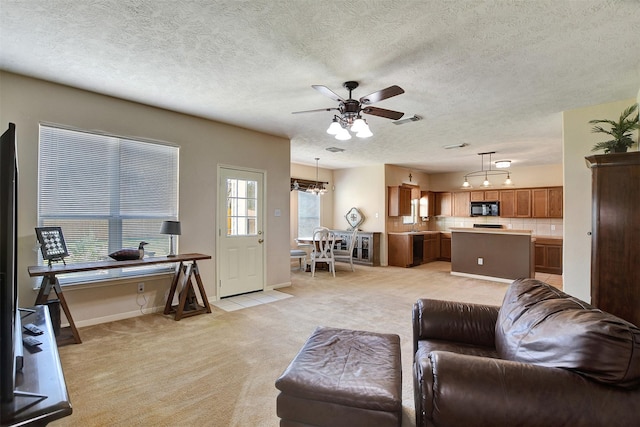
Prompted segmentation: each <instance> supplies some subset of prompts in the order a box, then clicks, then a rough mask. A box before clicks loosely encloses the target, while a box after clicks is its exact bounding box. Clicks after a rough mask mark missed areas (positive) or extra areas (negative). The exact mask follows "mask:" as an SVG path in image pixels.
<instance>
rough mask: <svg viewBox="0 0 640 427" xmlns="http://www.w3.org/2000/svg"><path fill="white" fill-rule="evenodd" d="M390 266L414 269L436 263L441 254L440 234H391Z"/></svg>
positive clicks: (389, 237)
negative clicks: (417, 266) (414, 267)
mask: <svg viewBox="0 0 640 427" xmlns="http://www.w3.org/2000/svg"><path fill="white" fill-rule="evenodd" d="M388 243H389V265H392V266H396V267H413V266H416V265H420V264H424V263H427V262H431V261H435V260H437V259H438V257H439V253H440V247H439V244H440V233H439V232H426V233H389V235H388Z"/></svg>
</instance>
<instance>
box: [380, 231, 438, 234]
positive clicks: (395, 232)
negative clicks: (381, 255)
mask: <svg viewBox="0 0 640 427" xmlns="http://www.w3.org/2000/svg"><path fill="white" fill-rule="evenodd" d="M438 233H440V231H428V230H421V231H390V232H389V233H388V234H438Z"/></svg>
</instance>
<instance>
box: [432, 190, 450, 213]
mask: <svg viewBox="0 0 640 427" xmlns="http://www.w3.org/2000/svg"><path fill="white" fill-rule="evenodd" d="M435 199H436V206H435V208H436V216H451V214H452V213H453V211H452V210H451V207H452V202H451V201H452V196H451V193H436V197H435Z"/></svg>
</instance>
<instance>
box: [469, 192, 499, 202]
mask: <svg viewBox="0 0 640 427" xmlns="http://www.w3.org/2000/svg"><path fill="white" fill-rule="evenodd" d="M496 200H500V198H499V191H498V190H485V191H472V192H471V201H472V202H485V201H487V202H495V201H496Z"/></svg>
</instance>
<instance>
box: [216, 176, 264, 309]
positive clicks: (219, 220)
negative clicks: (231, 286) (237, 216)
mask: <svg viewBox="0 0 640 427" xmlns="http://www.w3.org/2000/svg"><path fill="white" fill-rule="evenodd" d="M229 170H231V171H238V172H241V173H243V172H248V173H255V174H260V175H262V188H259V189H258V192H259V193H258V197H259V199H261V200H262V202H261V203H259V204H258V206H259V207H260V212H258V218H259V219H260V223H259V224H258V226H257V227H258V231H260V232H261V239H263V240H264V243H262V244H261V246H262V251H261V252H262V262H261V265H262V271H261V272H260V273H259V275H260V281H261V284H262V285H261V289H258V290H265V289H266V268H267V267H266V266H267V251H266V239H267V235H268V230H267V221H266V215H265V214H266V212H267V207H266V205H267V197H266V194H267V191H266V188H267V171H266V170H264V169H254V168H247V167H241V166H234V165H225V164H218V166H217V188H218V197H217V202H216V210H215V218H216V221H215V227H216V230H217V231H216V245H215V246H216V254H217V257H216V258H217V260H216V263H215V264H216V301H218V300H220V298H221V297H220V294H221V292H220V289H221V283H222V278H223V273H224V272H223V268H224V266H223V264H222V262H220V260H221V254H222V251H223V250H224V249H225V248H224V246H223V241H224V236H223V228H224V229H225V230H226V226H225V222H226V220H227V217H226V214H224V215H223V209H222V206H225V205H226V185H225V184H226V183H225V182H223V181H224V180H223V178H222V175H223V171H229ZM221 203H222V205H221Z"/></svg>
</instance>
